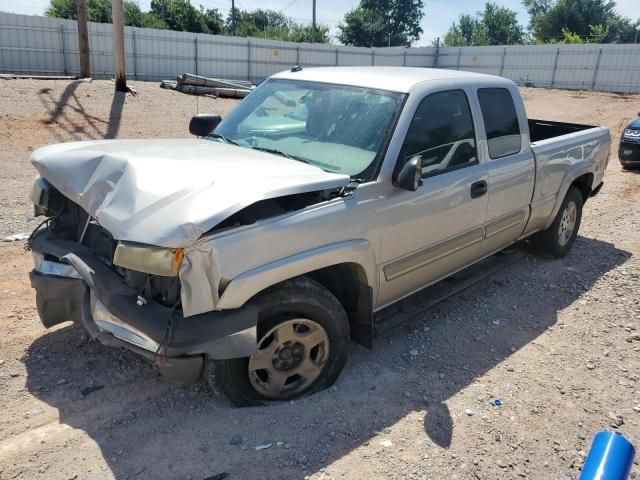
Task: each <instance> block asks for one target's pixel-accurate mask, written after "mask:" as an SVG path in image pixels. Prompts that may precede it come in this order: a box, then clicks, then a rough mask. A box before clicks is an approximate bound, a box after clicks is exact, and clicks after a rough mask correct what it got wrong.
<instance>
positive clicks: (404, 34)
mask: <svg viewBox="0 0 640 480" xmlns="http://www.w3.org/2000/svg"><path fill="white" fill-rule="evenodd" d="M423 16H424V3H423V1H422V0H360V4H359V5H358V6H357V7H356V8H355V9H353V10H351V11H349V12H347V14H346V15H345V16H344V22H343V23H340V24H339V25H338V29H339V30H340V33H339V34H338V38H339V39H340V41H341V42H342V43H344V44H345V45H354V46H357V47H386V46H392V47H396V46H409V45H411V43H412V42H415V41H416V40H418V39H419V38H420V34H421V33H422V28H421V27H420V21H421V20H422V17H423Z"/></svg>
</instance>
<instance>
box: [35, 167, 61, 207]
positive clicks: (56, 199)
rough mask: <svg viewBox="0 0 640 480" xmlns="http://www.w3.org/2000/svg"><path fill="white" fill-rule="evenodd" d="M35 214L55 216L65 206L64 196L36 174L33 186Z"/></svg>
mask: <svg viewBox="0 0 640 480" xmlns="http://www.w3.org/2000/svg"><path fill="white" fill-rule="evenodd" d="M31 201H32V202H33V215H34V216H36V217H38V216H40V215H44V216H45V217H53V216H54V215H56V214H57V213H59V212H60V211H61V210H62V208H63V207H64V202H65V198H64V196H63V195H62V194H61V193H60V192H59V191H58V190H56V189H55V187H54V186H53V185H51V184H50V183H49V182H47V181H46V180H45V179H44V178H42V177H41V176H40V175H37V176H36V179H35V180H34V181H33V186H32V187H31Z"/></svg>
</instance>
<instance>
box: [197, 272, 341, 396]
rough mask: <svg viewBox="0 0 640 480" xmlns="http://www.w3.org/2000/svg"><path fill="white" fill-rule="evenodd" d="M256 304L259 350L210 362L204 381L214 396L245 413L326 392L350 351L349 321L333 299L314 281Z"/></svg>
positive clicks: (287, 286)
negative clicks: (221, 396)
mask: <svg viewBox="0 0 640 480" xmlns="http://www.w3.org/2000/svg"><path fill="white" fill-rule="evenodd" d="M255 301H256V302H257V304H258V332H257V337H258V347H259V349H258V351H257V352H256V353H255V354H254V355H253V356H252V357H245V358H236V359H231V360H217V361H213V360H212V361H209V362H208V364H207V372H206V375H205V378H206V380H207V382H209V384H210V385H211V387H212V388H213V389H214V391H218V390H219V391H221V392H222V393H224V394H225V395H226V396H227V398H229V400H230V401H231V403H233V404H234V405H236V406H239V407H244V406H252V405H262V404H265V403H269V402H273V401H281V400H292V399H294V398H300V397H302V396H306V395H310V394H313V393H316V392H318V391H320V390H323V389H325V388H327V387H329V386H331V385H332V384H333V383H334V382H335V381H336V379H337V378H338V376H339V375H340V372H341V371H342V369H343V367H344V365H345V363H346V361H347V357H348V355H349V349H350V341H349V320H348V318H347V314H346V313H345V310H344V308H343V307H342V305H341V304H340V302H339V301H338V300H337V299H336V297H334V296H333V295H332V294H331V293H330V292H329V291H328V290H327V289H326V288H324V287H323V286H322V285H320V284H319V283H317V282H315V281H314V280H311V279H309V278H306V277H299V278H295V279H292V280H288V281H286V282H284V283H282V284H280V285H278V286H276V287H273V288H270V289H268V290H267V291H265V292H264V293H263V294H261V295H260V296H259V297H258V298H256V300H255ZM287 338H289V340H286V339H287ZM283 340H286V341H284V342H283ZM315 342H319V343H317V345H315V346H314V345H313V344H314V343H315ZM285 352H286V354H285ZM262 366H265V367H266V368H260V367H262ZM283 377H286V383H284V384H282V378H283ZM279 388H280V391H278V389H279Z"/></svg>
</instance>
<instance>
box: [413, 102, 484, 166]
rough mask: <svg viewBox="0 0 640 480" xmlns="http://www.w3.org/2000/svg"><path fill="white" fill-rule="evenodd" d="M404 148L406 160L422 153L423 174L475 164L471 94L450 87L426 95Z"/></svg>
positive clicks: (476, 158) (417, 111)
mask: <svg viewBox="0 0 640 480" xmlns="http://www.w3.org/2000/svg"><path fill="white" fill-rule="evenodd" d="M402 150H403V152H404V154H405V161H406V160H409V159H410V158H412V157H414V156H416V155H419V156H420V158H421V165H422V177H423V178H424V177H429V176H432V175H437V174H439V173H444V172H447V171H450V170H455V169H458V168H463V167H467V166H470V165H475V164H477V163H478V157H477V154H476V140H475V131H474V128H473V119H472V117H471V109H470V108H469V102H468V100H467V95H466V94H465V92H464V91H463V90H447V91H444V92H438V93H434V94H432V95H429V96H427V97H425V98H424V99H423V100H422V101H421V102H420V105H418V108H417V109H416V113H415V115H414V117H413V119H412V120H411V125H410V126H409V131H408V132H407V136H406V137H405V140H404V144H403V146H402Z"/></svg>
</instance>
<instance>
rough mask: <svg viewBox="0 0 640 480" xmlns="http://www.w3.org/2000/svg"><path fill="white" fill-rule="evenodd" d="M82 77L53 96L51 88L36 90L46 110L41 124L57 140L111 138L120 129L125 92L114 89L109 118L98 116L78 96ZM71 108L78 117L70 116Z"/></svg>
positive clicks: (82, 81)
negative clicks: (45, 116) (87, 108)
mask: <svg viewBox="0 0 640 480" xmlns="http://www.w3.org/2000/svg"><path fill="white" fill-rule="evenodd" d="M83 83H85V81H84V80H76V81H73V82H70V83H69V84H68V85H67V86H66V87H65V89H64V91H63V92H62V94H61V95H60V98H55V97H54V96H53V94H52V93H51V88H43V89H41V90H40V91H39V92H38V96H39V98H40V101H41V102H42V104H43V106H44V107H45V109H46V112H47V118H46V119H45V120H44V122H43V123H44V124H45V126H46V127H47V129H49V131H50V132H51V133H52V134H53V135H54V136H55V137H56V139H57V140H58V141H60V142H63V141H67V140H69V137H71V139H73V140H87V139H90V140H98V139H105V138H107V139H110V138H115V137H116V136H117V135H118V130H119V129H120V121H121V119H122V110H123V108H124V101H125V95H126V94H125V93H123V92H114V93H113V99H112V101H111V107H110V109H109V118H104V119H103V118H100V117H97V116H95V115H91V114H90V113H88V112H87V111H86V110H85V108H84V106H83V105H82V102H81V100H80V98H79V96H78V93H77V90H78V87H80V86H81V85H82V84H83ZM71 112H75V113H76V114H78V115H79V116H80V119H77V118H73V119H72V118H71V117H70V115H69V114H70V113H71Z"/></svg>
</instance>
